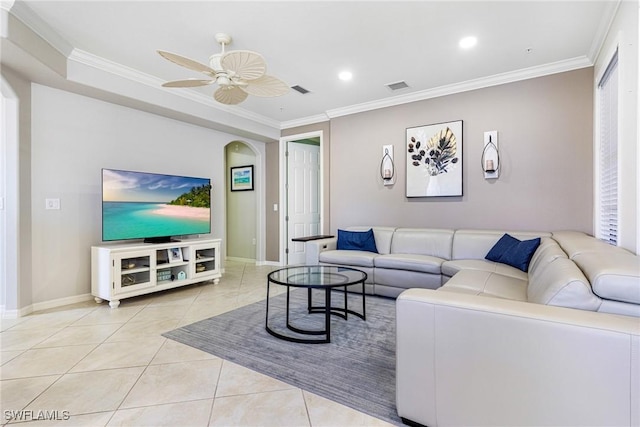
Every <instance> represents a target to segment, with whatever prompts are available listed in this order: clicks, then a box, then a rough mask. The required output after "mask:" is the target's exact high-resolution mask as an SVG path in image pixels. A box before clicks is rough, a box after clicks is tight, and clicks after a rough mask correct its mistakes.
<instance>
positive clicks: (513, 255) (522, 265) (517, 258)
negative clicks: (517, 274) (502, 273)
mask: <svg viewBox="0 0 640 427" xmlns="http://www.w3.org/2000/svg"><path fill="white" fill-rule="evenodd" d="M538 246H540V238H539V237H537V238H535V239H531V240H524V241H522V242H520V243H518V244H517V245H516V246H515V247H513V248H510V249H509V250H508V251H507V252H505V253H503V254H502V256H501V257H500V261H499V262H501V263H503V264H507V265H510V266H511V267H515V268H517V269H520V270H522V271H524V272H525V273H526V272H527V270H529V262H531V258H532V257H533V254H534V252H535V251H536V249H538Z"/></svg>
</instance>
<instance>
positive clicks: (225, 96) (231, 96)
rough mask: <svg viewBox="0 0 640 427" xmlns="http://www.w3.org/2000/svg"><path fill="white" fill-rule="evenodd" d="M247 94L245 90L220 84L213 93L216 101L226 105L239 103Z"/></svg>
mask: <svg viewBox="0 0 640 427" xmlns="http://www.w3.org/2000/svg"><path fill="white" fill-rule="evenodd" d="M247 96H249V95H248V94H247V93H246V92H244V91H242V90H240V89H239V88H237V87H233V86H220V87H219V88H218V90H216V91H215V92H214V94H213V97H214V98H215V100H216V101H218V102H220V103H222V104H227V105H234V104H240V103H241V102H242V101H244V100H245V99H247Z"/></svg>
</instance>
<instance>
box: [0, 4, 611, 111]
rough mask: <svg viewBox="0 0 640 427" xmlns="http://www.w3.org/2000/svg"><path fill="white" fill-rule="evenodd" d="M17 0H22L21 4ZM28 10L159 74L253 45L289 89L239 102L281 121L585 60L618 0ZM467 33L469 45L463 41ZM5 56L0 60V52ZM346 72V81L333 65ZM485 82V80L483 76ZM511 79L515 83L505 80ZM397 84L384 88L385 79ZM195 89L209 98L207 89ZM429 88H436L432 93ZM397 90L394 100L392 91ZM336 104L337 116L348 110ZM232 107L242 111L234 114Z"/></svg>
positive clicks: (100, 50) (72, 37)
mask: <svg viewBox="0 0 640 427" xmlns="http://www.w3.org/2000/svg"><path fill="white" fill-rule="evenodd" d="M21 2H22V1H21ZM22 3H26V5H27V6H28V8H30V9H31V10H32V11H33V12H34V13H35V14H36V15H38V16H39V18H41V20H42V21H44V22H45V23H46V24H48V26H50V27H51V29H53V31H54V32H55V33H57V35H58V36H60V37H61V38H62V39H64V40H65V41H66V42H67V43H68V44H69V45H70V46H72V47H73V48H75V49H79V50H81V51H84V52H87V53H90V54H92V55H95V56H97V57H100V58H103V59H105V60H108V61H112V62H114V63H116V64H120V65H122V66H126V67H129V68H131V69H133V70H136V71H138V72H141V73H144V74H147V75H150V76H154V77H157V78H159V79H162V80H163V81H164V80H179V79H185V78H190V77H199V76H200V75H199V74H198V73H197V72H193V71H190V70H187V69H185V68H182V67H180V66H178V65H175V64H173V63H170V62H168V61H166V60H165V59H163V58H162V57H160V56H159V55H158V54H157V53H156V50H157V49H162V50H168V51H171V52H175V53H179V54H181V55H184V56H187V57H190V58H193V59H195V60H198V61H200V62H203V63H207V62H208V57H209V56H210V55H211V54H213V53H215V52H218V51H219V45H217V44H216V42H215V40H214V35H215V34H216V33H218V32H226V33H228V34H230V35H231V36H232V37H233V41H232V43H231V45H230V46H229V47H228V50H234V49H248V50H254V51H257V52H260V53H261V54H262V55H263V56H264V57H265V58H266V61H267V64H268V74H272V75H275V76H277V77H279V78H281V79H283V80H284V81H285V82H286V83H287V84H289V85H290V86H293V85H300V86H303V87H304V88H306V89H308V90H310V91H311V93H309V94H307V95H301V94H299V93H297V92H295V91H290V93H288V94H287V95H284V96H282V97H278V98H256V97H249V99H248V100H247V101H245V102H244V103H242V104H240V105H239V106H237V107H232V108H233V109H236V110H238V109H244V110H248V111H250V112H252V113H254V114H258V115H260V116H264V117H266V118H269V119H270V120H274V121H277V122H280V123H292V122H303V121H305V120H313V118H316V117H318V116H322V115H325V116H326V115H327V114H328V115H329V116H331V113H332V112H337V111H341V110H345V109H346V110H349V109H350V108H354V107H353V106H358V105H361V104H363V103H373V104H374V105H375V103H377V102H378V103H379V102H393V101H394V100H399V102H401V101H402V100H411V99H418V98H419V97H420V96H423V95H424V94H425V93H430V92H433V91H436V92H437V91H438V90H442V88H447V87H456V85H460V84H465V82H466V83H468V82H480V83H478V85H480V86H481V85H482V84H483V83H482V82H491V81H494V80H495V79H496V76H498V77H500V76H503V77H505V76H506V77H505V78H507V79H508V78H510V77H509V76H519V75H536V73H538V74H545V73H549V72H556V71H562V70H568V69H573V68H579V67H584V66H588V65H591V64H592V63H593V61H594V59H595V55H596V54H597V50H598V48H599V46H600V43H601V42H602V37H603V35H604V34H605V31H606V29H607V25H608V23H609V18H610V16H611V15H612V13H613V11H614V9H615V7H616V4H617V2H615V1H496V2H490V1H467V2H461V1H441V2H436V1H408V2H402V1H354V2H343V1H340V2H338V1H277V2H276V1H260V2H249V1H119V2H116V1H32V0H27V1H24V2H22ZM468 35H474V36H476V37H477V38H478V44H477V46H476V47H475V48H473V49H470V50H462V49H460V48H459V47H458V41H459V39H460V38H462V37H464V36H468ZM3 59H4V58H3ZM344 69H348V70H350V71H352V72H353V75H354V77H353V80H352V81H350V82H343V81H340V80H339V79H338V78H337V74H338V72H339V71H341V70H344ZM492 79H493V80H492ZM514 79H516V78H514ZM400 80H404V81H406V82H407V84H409V86H410V87H409V88H407V89H402V90H400V91H396V92H392V91H391V90H389V89H388V88H387V87H385V84H388V83H392V82H397V81H400ZM166 90H173V91H175V90H181V91H184V90H196V91H200V92H202V93H206V94H207V96H210V95H211V94H212V93H213V91H214V90H215V87H213V86H209V87H205V88H197V89H166ZM434 93H435V92H434ZM398 97H399V98H398ZM346 110H345V111H346ZM238 111H240V110H238Z"/></svg>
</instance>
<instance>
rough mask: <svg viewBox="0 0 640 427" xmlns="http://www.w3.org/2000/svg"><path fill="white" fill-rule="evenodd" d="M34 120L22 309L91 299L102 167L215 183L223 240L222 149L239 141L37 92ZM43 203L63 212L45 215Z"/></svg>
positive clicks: (217, 229) (216, 231)
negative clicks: (56, 202)
mask: <svg viewBox="0 0 640 427" xmlns="http://www.w3.org/2000/svg"><path fill="white" fill-rule="evenodd" d="M31 116H32V120H31V132H32V135H31V153H30V155H29V153H22V154H21V155H22V156H23V159H24V161H29V163H30V164H31V179H30V188H31V200H30V204H29V206H30V207H31V236H30V240H29V237H28V235H27V234H26V233H25V234H24V235H23V236H22V238H23V239H24V242H23V244H24V245H25V246H27V247H29V250H30V254H29V256H25V257H24V258H23V260H25V262H27V260H29V271H30V272H31V274H32V275H33V277H32V279H31V280H27V278H25V277H23V278H21V287H22V289H23V291H24V292H25V293H30V292H31V293H32V295H31V300H30V301H27V300H25V301H22V306H25V305H29V304H37V303H41V302H46V301H52V300H61V299H64V298H67V297H77V296H81V295H86V294H88V293H89V292H90V283H91V281H90V268H91V262H90V247H91V246H92V245H96V244H100V243H101V213H100V200H101V199H100V197H101V196H100V194H101V187H100V186H101V178H100V176H101V175H100V170H101V168H103V167H106V168H116V169H128V170H139V171H146V172H159V173H167V174H177V175H189V176H200V177H208V178H211V180H212V185H213V189H214V190H213V192H212V236H213V237H220V238H224V233H225V227H226V224H225V208H224V206H225V200H224V198H225V193H224V188H225V184H224V182H225V178H226V176H227V175H226V173H225V165H224V147H225V145H226V144H227V143H229V142H231V141H234V140H237V138H238V137H237V136H235V135H230V134H226V133H222V132H218V131H214V130H210V129H206V128H202V127H199V126H195V125H191V124H186V123H183V122H180V121H176V120H171V119H166V118H163V117H160V116H156V115H154V114H149V113H146V112H142V111H139V110H134V109H130V108H126V107H122V106H119V105H115V104H111V103H107V102H104V101H99V100H96V99H92V98H88V97H84V96H80V95H76V94H73V93H70V92H65V91H62V90H58V89H52V88H49V87H46V86H41V85H36V84H34V85H32V97H31ZM247 142H248V143H252V144H254V145H259V146H263V145H264V144H262V143H257V142H255V141H247ZM26 147H27V146H25V147H24V148H26ZM23 182H24V183H28V182H29V180H28V179H26V178H25V179H24V181H23ZM21 185H22V182H21ZM45 198H59V199H60V201H61V209H60V210H59V211H56V210H45V209H44V207H45V203H44V200H45ZM25 212H28V209H25ZM27 218H28V217H27ZM25 299H26V298H25Z"/></svg>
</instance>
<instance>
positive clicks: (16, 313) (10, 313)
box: [1, 294, 93, 319]
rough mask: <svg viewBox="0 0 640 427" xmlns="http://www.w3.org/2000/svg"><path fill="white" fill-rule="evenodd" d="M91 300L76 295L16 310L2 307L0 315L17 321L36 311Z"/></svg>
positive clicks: (91, 296)
mask: <svg viewBox="0 0 640 427" xmlns="http://www.w3.org/2000/svg"><path fill="white" fill-rule="evenodd" d="M92 299H93V295H91V294H83V295H76V296H72V297H65V298H58V299H54V300H50V301H43V302H37V303H35V304H31V305H28V306H26V307H22V308H20V309H18V310H6V309H4V307H3V308H2V311H1V313H2V318H3V319H17V318H18V317H23V316H26V315H28V314H31V313H33V312H36V311H42V310H49V309H51V308H57V307H62V306H64V305H69V304H77V303H79V302H85V301H91V300H92Z"/></svg>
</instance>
